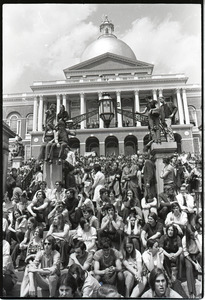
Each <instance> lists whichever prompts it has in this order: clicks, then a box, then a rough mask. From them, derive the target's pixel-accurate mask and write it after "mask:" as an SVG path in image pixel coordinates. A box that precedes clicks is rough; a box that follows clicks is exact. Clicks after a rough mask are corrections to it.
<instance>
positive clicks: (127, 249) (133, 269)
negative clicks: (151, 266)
mask: <svg viewBox="0 0 205 300" xmlns="http://www.w3.org/2000/svg"><path fill="white" fill-rule="evenodd" d="M122 253H123V260H122V264H123V266H124V267H125V270H124V271H123V274H124V277H125V297H126V298H128V297H130V294H131V292H132V289H133V287H134V286H135V288H134V290H133V294H134V297H139V296H140V294H141V293H142V292H143V290H144V288H145V285H146V283H147V279H146V277H145V276H142V256H141V253H140V252H139V251H138V250H137V249H135V247H134V243H133V240H132V238H130V237H126V238H125V239H124V241H123V249H122ZM131 297H132V294H131Z"/></svg>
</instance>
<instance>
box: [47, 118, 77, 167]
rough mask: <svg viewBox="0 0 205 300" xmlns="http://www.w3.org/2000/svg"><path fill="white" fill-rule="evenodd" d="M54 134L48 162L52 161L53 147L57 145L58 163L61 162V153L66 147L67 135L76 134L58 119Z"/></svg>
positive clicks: (62, 153)
mask: <svg viewBox="0 0 205 300" xmlns="http://www.w3.org/2000/svg"><path fill="white" fill-rule="evenodd" d="M56 129H57V131H56V136H55V143H53V144H52V146H51V151H50V160H49V163H52V162H53V152H54V149H55V148H56V147H57V148H59V153H58V163H59V164H61V163H62V159H63V155H64V151H65V148H67V147H68V143H69V137H68V136H69V135H72V136H75V135H76V134H75V133H74V132H71V131H70V130H68V129H66V126H65V122H64V121H62V120H60V121H59V122H58V124H57V126H56Z"/></svg>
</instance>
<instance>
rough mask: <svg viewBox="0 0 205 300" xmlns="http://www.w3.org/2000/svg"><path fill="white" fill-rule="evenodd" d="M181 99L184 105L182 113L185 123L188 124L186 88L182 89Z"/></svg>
mask: <svg viewBox="0 0 205 300" xmlns="http://www.w3.org/2000/svg"><path fill="white" fill-rule="evenodd" d="M182 99H183V105H184V115H185V123H186V124H190V119H189V109H188V103H187V96H186V89H184V88H183V89H182Z"/></svg>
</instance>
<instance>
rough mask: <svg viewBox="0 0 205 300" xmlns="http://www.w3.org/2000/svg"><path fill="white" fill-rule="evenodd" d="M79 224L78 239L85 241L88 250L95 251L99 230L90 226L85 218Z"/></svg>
mask: <svg viewBox="0 0 205 300" xmlns="http://www.w3.org/2000/svg"><path fill="white" fill-rule="evenodd" d="M79 225H80V226H79V227H78V229H77V239H78V240H79V241H83V242H84V243H85V245H86V250H87V251H90V252H92V253H94V252H95V251H96V250H97V246H96V240H97V230H96V229H95V228H94V227H92V226H90V223H89V221H88V220H86V219H85V218H81V219H80V224H79Z"/></svg>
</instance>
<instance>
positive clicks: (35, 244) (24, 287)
mask: <svg viewBox="0 0 205 300" xmlns="http://www.w3.org/2000/svg"><path fill="white" fill-rule="evenodd" d="M42 249H43V229H42V228H41V227H38V226H37V227H36V228H35V231H34V236H33V238H32V240H31V241H30V242H29V244H28V247H27V253H26V259H25V262H26V263H27V266H26V269H25V272H24V277H23V280H22V283H21V290H20V297H27V296H28V294H29V277H28V270H29V267H30V265H32V263H33V261H34V259H35V257H36V254H37V252H38V251H40V250H42Z"/></svg>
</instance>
